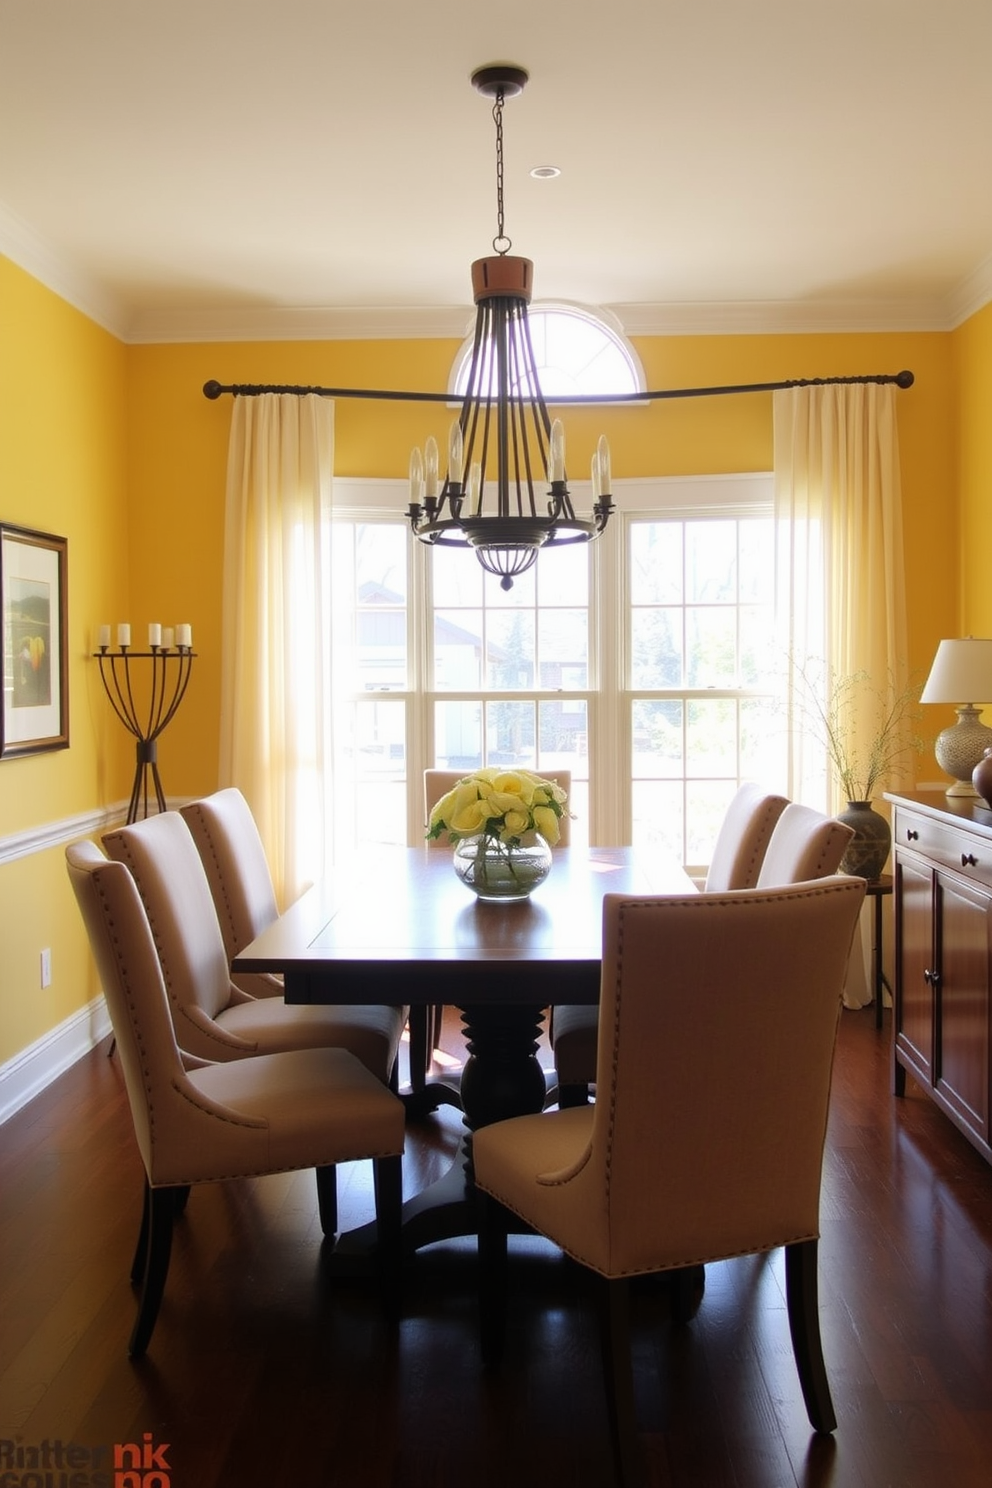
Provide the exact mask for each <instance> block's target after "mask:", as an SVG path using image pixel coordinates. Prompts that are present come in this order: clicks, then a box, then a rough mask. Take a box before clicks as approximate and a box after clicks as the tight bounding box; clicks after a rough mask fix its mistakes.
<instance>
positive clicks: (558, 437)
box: [548, 419, 565, 484]
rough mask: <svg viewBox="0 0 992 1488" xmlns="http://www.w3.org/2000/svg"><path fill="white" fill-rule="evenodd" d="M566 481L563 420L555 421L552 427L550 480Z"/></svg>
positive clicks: (549, 461)
mask: <svg viewBox="0 0 992 1488" xmlns="http://www.w3.org/2000/svg"><path fill="white" fill-rule="evenodd" d="M564 479H565V429H564V426H563V425H562V421H561V419H555V420H554V422H553V423H552V425H551V449H550V451H549V456H548V480H549V481H550V482H552V484H553V483H554V482H555V481H563V480H564Z"/></svg>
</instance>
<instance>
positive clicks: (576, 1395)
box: [0, 1010, 992, 1488]
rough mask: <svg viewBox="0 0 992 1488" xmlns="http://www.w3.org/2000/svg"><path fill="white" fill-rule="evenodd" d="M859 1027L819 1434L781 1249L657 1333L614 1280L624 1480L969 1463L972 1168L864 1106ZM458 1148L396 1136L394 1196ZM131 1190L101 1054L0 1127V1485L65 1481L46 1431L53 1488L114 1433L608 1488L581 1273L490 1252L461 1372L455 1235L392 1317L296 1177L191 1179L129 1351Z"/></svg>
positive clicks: (355, 1172)
mask: <svg viewBox="0 0 992 1488" xmlns="http://www.w3.org/2000/svg"><path fill="white" fill-rule="evenodd" d="M457 1039H458V1035H457V1028H456V1027H453V1026H449V1027H448V1028H447V1031H446V1040H447V1043H448V1046H449V1047H450V1048H452V1049H455V1048H457V1047H458V1043H457ZM888 1041H889V1026H888V1014H886V1026H885V1028H884V1030H883V1031H882V1032H876V1030H875V1027H874V1020H873V1015H872V1013H871V1011H870V1010H868V1011H864V1012H861V1013H852V1012H847V1013H845V1014H844V1016H843V1019H842V1029H841V1038H840V1046H839V1052H838V1058H837V1066H836V1075H835V1083H834V1098H833V1105H832V1117H831V1125H830V1135H829V1141H828V1150H827V1155H826V1164H825V1178H824V1192H823V1210H822V1215H823V1222H822V1230H823V1237H822V1240H821V1246H820V1276H821V1282H820V1285H821V1303H822V1318H823V1337H824V1349H825V1353H826V1358H827V1366H828V1371H829V1374H830V1378H831V1382H832V1387H833V1392H834V1400H835V1404H836V1407H837V1414H838V1418H839V1428H838V1431H837V1433H836V1436H835V1437H833V1438H827V1439H818V1438H816V1437H814V1436H813V1435H812V1434H811V1432H810V1429H809V1426H808V1423H807V1420H806V1416H805V1412H804V1410H803V1406H802V1401H801V1397H800V1394H799V1387H798V1383H797V1380H796V1376H795V1370H794V1366H793V1361H792V1353H791V1348H790V1344H789V1336H788V1326H787V1322H786V1313H785V1304H784V1290H783V1289H784V1277H783V1265H782V1258H781V1255H780V1254H774V1255H772V1256H770V1257H759V1258H747V1259H743V1260H738V1261H734V1262H727V1263H724V1264H721V1265H716V1266H711V1267H709V1268H708V1275H707V1287H706V1294H705V1297H704V1299H703V1301H702V1304H701V1306H700V1308H699V1310H698V1313H697V1315H696V1317H695V1318H694V1320H693V1321H692V1322H691V1323H690V1324H689V1325H687V1326H675V1325H673V1324H671V1323H670V1321H669V1318H668V1303H667V1293H666V1289H665V1287H664V1286H662V1285H658V1284H641V1285H639V1286H638V1288H637V1293H636V1329H637V1333H636V1346H635V1347H636V1364H637V1378H638V1390H639V1411H640V1417H641V1427H642V1432H643V1442H644V1447H645V1453H646V1459H647V1465H648V1482H649V1484H651V1485H652V1488H792V1485H796V1484H798V1485H802V1488H826V1485H830V1488H885V1485H890V1484H891V1485H893V1488H988V1484H989V1482H990V1481H992V1169H989V1168H988V1167H987V1166H986V1164H985V1163H984V1162H983V1161H982V1160H981V1159H980V1158H979V1157H978V1156H977V1154H976V1153H974V1152H973V1150H972V1149H971V1148H970V1147H969V1146H968V1144H967V1143H966V1142H965V1141H964V1139H963V1138H962V1137H960V1136H959V1135H958V1133H957V1132H956V1131H955V1130H954V1129H953V1128H952V1127H951V1126H950V1124H949V1123H948V1122H947V1121H946V1120H945V1118H944V1117H942V1116H941V1115H940V1113H939V1112H937V1111H936V1110H935V1108H934V1107H933V1106H932V1105H931V1104H930V1103H929V1102H928V1101H927V1100H926V1099H925V1098H924V1097H923V1096H922V1095H921V1093H920V1092H919V1091H918V1090H917V1089H916V1087H915V1086H913V1085H912V1084H911V1083H910V1086H909V1094H908V1096H907V1098H906V1099H905V1100H902V1101H895V1100H894V1099H893V1098H892V1097H891V1095H890V1094H889V1069H888ZM457 1136H458V1125H457V1118H456V1116H455V1115H454V1114H453V1113H452V1112H450V1111H449V1112H447V1113H444V1114H443V1115H442V1116H441V1117H439V1118H434V1119H432V1120H430V1121H427V1122H424V1123H422V1124H421V1125H419V1126H417V1127H415V1128H411V1130H410V1134H409V1140H408V1156H407V1159H406V1165H405V1166H406V1185H407V1192H408V1193H409V1192H413V1191H414V1190H415V1189H416V1188H417V1187H419V1186H421V1185H422V1184H423V1183H424V1182H426V1181H427V1180H428V1179H429V1178H430V1177H431V1176H432V1175H434V1174H435V1173H436V1172H438V1171H440V1170H442V1169H443V1168H444V1167H445V1166H446V1164H447V1162H448V1159H449V1157H450V1155H451V1153H452V1152H453V1151H454V1148H455V1145H456V1142H457ZM139 1194H140V1170H139V1163H138V1159H137V1156H136V1152H135V1148H134V1145H133V1139H132V1136H131V1131H130V1123H129V1117H128V1113H127V1108H126V1104H125V1101H124V1099H123V1093H122V1085H121V1077H120V1067H119V1063H118V1061H117V1060H116V1059H114V1060H108V1059H107V1058H106V1049H105V1047H104V1048H103V1049H101V1050H98V1051H96V1052H95V1053H94V1054H92V1055H90V1056H89V1057H87V1058H86V1059H84V1060H83V1061H81V1062H80V1063H79V1064H78V1065H76V1066H75V1067H74V1068H73V1069H72V1070H70V1071H69V1073H68V1074H66V1075H65V1076H63V1078H62V1079H61V1080H59V1081H58V1082H57V1084H56V1085H55V1086H54V1087H52V1088H51V1089H50V1090H49V1091H47V1092H45V1093H44V1094H43V1095H41V1096H39V1097H38V1098H37V1099H36V1100H35V1101H33V1102H32V1103H31V1105H30V1106H28V1107H26V1108H25V1110H23V1111H22V1112H20V1113H19V1114H18V1115H17V1116H15V1117H14V1118H13V1119H12V1120H10V1121H9V1122H8V1123H7V1124H6V1125H5V1126H3V1127H2V1128H0V1206H2V1208H0V1482H3V1483H4V1484H6V1483H7V1482H11V1484H12V1485H13V1484H14V1483H15V1482H16V1483H17V1484H20V1483H21V1481H22V1480H23V1481H24V1482H26V1483H30V1484H31V1488H35V1485H40V1484H42V1483H45V1479H44V1478H43V1477H38V1478H36V1479H34V1480H32V1479H31V1478H29V1477H28V1476H26V1475H27V1474H28V1473H29V1472H30V1471H32V1470H33V1469H37V1470H38V1471H39V1472H41V1471H42V1470H52V1471H53V1472H54V1476H53V1477H52V1479H51V1483H50V1488H70V1477H69V1473H68V1467H69V1466H72V1465H73V1463H72V1461H70V1458H69V1455H68V1444H70V1443H72V1444H74V1445H75V1447H76V1449H77V1455H76V1457H75V1459H74V1462H75V1466H76V1468H77V1470H79V1467H80V1464H83V1466H84V1468H85V1470H86V1471H88V1472H90V1477H89V1478H86V1479H84V1480H83V1482H77V1483H76V1484H73V1485H72V1488H83V1483H84V1482H85V1483H89V1482H93V1483H94V1485H95V1484H96V1483H97V1482H98V1481H99V1479H98V1478H97V1476H96V1475H95V1473H94V1472H93V1471H91V1470H92V1469H96V1470H97V1471H101V1470H102V1471H104V1472H105V1473H106V1476H105V1477H104V1479H103V1481H104V1482H106V1483H108V1484H109V1483H112V1482H113V1473H112V1471H111V1470H110V1469H111V1468H112V1452H113V1448H114V1445H115V1444H134V1446H135V1447H136V1448H140V1447H142V1446H143V1445H145V1444H146V1442H145V1438H144V1434H145V1433H148V1434H149V1435H148V1438H147V1446H148V1447H149V1449H150V1450H152V1451H155V1452H158V1453H159V1454H160V1455H159V1456H158V1457H156V1458H154V1459H153V1461H152V1465H153V1466H157V1467H160V1468H161V1467H162V1464H163V1463H164V1464H165V1465H166V1466H167V1468H168V1476H167V1477H166V1478H165V1479H158V1480H157V1481H158V1483H159V1484H161V1482H162V1481H168V1482H169V1483H170V1484H171V1485H172V1488H194V1485H195V1488H213V1485H218V1488H290V1485H293V1488H296V1485H301V1488H318V1485H328V1488H365V1485H368V1488H380V1485H382V1488H385V1485H389V1488H470V1485H471V1488H504V1485H508V1484H519V1485H521V1488H538V1485H540V1488H557V1485H565V1484H567V1485H570V1488H598V1485H601V1484H602V1485H606V1484H609V1482H610V1481H611V1468H610V1458H609V1452H608V1446H607V1439H606V1418H605V1410H604V1406H603V1400H602V1394H601V1385H600V1375H599V1359H598V1351H597V1339H596V1329H595V1319H594V1315H593V1312H592V1307H591V1298H590V1294H589V1289H588V1287H587V1285H586V1284H585V1281H584V1279H583V1276H582V1275H581V1273H580V1272H579V1270H578V1269H577V1268H575V1267H573V1266H572V1265H571V1264H570V1263H568V1262H566V1261H564V1260H563V1259H562V1258H561V1257H560V1256H559V1255H558V1254H557V1253H556V1252H554V1251H553V1250H552V1249H551V1248H550V1247H547V1246H544V1245H543V1244H542V1243H541V1242H537V1241H523V1240H520V1241H515V1242H514V1263H513V1267H512V1281H513V1287H512V1295H511V1301H510V1326H509V1333H508V1340H507V1355H506V1361H505V1364H504V1367H503V1370H502V1372H501V1373H500V1374H499V1375H498V1376H497V1377H490V1376H487V1375H486V1374H484V1373H483V1371H482V1369H481V1367H480V1363H479V1357H478V1349H477V1341H476V1319H475V1291H474V1287H475V1255H474V1247H473V1246H472V1245H471V1244H469V1243H468V1242H460V1243H457V1244H451V1245H446V1246H441V1247H434V1248H433V1249H431V1250H429V1251H425V1252H421V1253H420V1254H419V1255H418V1256H417V1257H416V1258H415V1259H414V1261H413V1262H412V1263H411V1265H410V1267H409V1270H408V1274H407V1277H406V1289H405V1297H404V1309H403V1318H402V1322H401V1323H400V1326H399V1328H398V1330H397V1331H395V1332H393V1333H391V1332H390V1330H389V1328H388V1326H387V1325H386V1324H385V1322H384V1321H383V1320H382V1317H381V1315H380V1313H379V1310H378V1307H377V1305H376V1302H375V1298H374V1296H373V1295H372V1293H371V1291H370V1289H369V1287H368V1285H367V1284H365V1283H360V1282H350V1283H345V1282H342V1281H340V1280H339V1279H338V1278H331V1277H330V1276H329V1275H328V1274H327V1269H326V1267H325V1266H323V1265H322V1260H321V1235H320V1228H319V1224H318V1221H317V1206H316V1194H315V1188H314V1183H313V1177H312V1175H311V1174H299V1175H291V1176H287V1177H274V1178H267V1179H264V1180H260V1181H257V1182H240V1183H233V1184H227V1185H222V1186H215V1187H210V1188H203V1189H197V1190H195V1191H194V1192H193V1194H192V1196H191V1198H190V1202H189V1205H188V1207H187V1210H186V1214H185V1217H184V1218H183V1220H182V1221H180V1223H179V1224H178V1225H177V1236H176V1243H175V1248H174V1253H173V1263H172V1270H171V1272H170V1276H169V1282H168V1286H167V1289H166V1297H165V1301H164V1304H163V1308H162V1313H161V1316H160V1319H159V1323H158V1327H157V1330H156V1332H155V1335H154V1337H153V1339H152V1344H151V1348H150V1350H149V1353H148V1356H147V1357H146V1358H145V1359H144V1360H142V1361H141V1362H138V1363H132V1362H130V1361H129V1360H128V1359H127V1357H126V1355H125V1344H126V1340H127V1336H128V1333H129V1330H130V1326H131V1322H132V1317H133V1307H134V1299H133V1294H132V1292H131V1288H130V1285H129V1282H128V1268H129V1262H130V1256H131V1250H132V1246H133V1243H134V1239H135V1234H136V1226H137V1218H138V1202H139ZM341 1194H342V1197H341V1211H342V1218H343V1221H344V1223H346V1224H349V1225H350V1224H353V1223H357V1222H360V1221H361V1220H363V1219H364V1218H366V1217H368V1216H369V1215H370V1214H371V1201H370V1174H369V1171H368V1169H367V1167H366V1166H365V1165H356V1166H355V1167H354V1168H352V1169H346V1170H344V1171H343V1172H342V1175H341ZM60 1443H61V1447H60V1446H59V1444H60ZM87 1449H88V1451H89V1454H90V1455H89V1456H88V1457H87V1458H86V1461H85V1463H83V1459H82V1457H80V1456H79V1453H80V1452H85V1451H86V1450H87ZM60 1451H61V1453H62V1456H61V1459H59V1458H58V1453H59V1452H60ZM46 1453H47V1458H46V1457H45V1454H46ZM18 1454H20V1455H18ZM32 1454H33V1455H32ZM67 1464H68V1466H67ZM125 1465H130V1459H129V1458H125ZM60 1470H63V1471H64V1474H65V1476H64V1480H63V1481H62V1482H60V1480H59V1476H58V1472H59V1471H60ZM4 1471H8V1472H12V1473H20V1475H21V1476H19V1477H17V1478H11V1479H7V1478H4V1477H3V1473H4ZM45 1488H49V1484H48V1483H45Z"/></svg>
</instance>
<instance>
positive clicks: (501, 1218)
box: [475, 1189, 507, 1369]
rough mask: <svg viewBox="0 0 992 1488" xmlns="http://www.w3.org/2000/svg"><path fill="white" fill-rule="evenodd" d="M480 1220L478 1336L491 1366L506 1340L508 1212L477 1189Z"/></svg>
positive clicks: (497, 1360) (496, 1359) (495, 1362)
mask: <svg viewBox="0 0 992 1488" xmlns="http://www.w3.org/2000/svg"><path fill="white" fill-rule="evenodd" d="M475 1203H476V1212H477V1215H478V1223H479V1339H480V1343H481V1348H482V1362H483V1364H484V1365H485V1366H486V1368H487V1369H494V1368H495V1367H496V1366H497V1365H498V1364H499V1361H500V1359H501V1358H502V1356H503V1345H504V1342H505V1339H506V1237H507V1213H506V1210H505V1209H504V1208H503V1206H502V1204H500V1203H499V1202H498V1201H497V1200H496V1199H494V1198H492V1197H491V1196H490V1195H489V1194H487V1193H483V1192H482V1191H481V1189H477V1190H476V1195H475Z"/></svg>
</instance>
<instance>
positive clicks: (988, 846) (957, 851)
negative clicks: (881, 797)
mask: <svg viewBox="0 0 992 1488" xmlns="http://www.w3.org/2000/svg"><path fill="white" fill-rule="evenodd" d="M892 845H893V847H895V848H908V849H909V850H910V851H912V852H917V853H919V854H920V856H921V857H924V858H928V859H929V860H930V861H931V862H933V863H936V864H938V865H939V866H940V867H941V868H950V869H953V870H954V872H955V873H962V874H964V875H965V877H966V878H970V879H973V880H974V881H975V883H979V884H982V885H984V886H985V887H986V888H992V840H987V839H986V838H983V837H979V836H977V835H976V834H975V833H974V832H969V831H967V830H966V829H964V828H958V827H953V826H950V825H949V824H945V823H944V822H939V821H934V819H933V817H930V816H923V815H920V814H918V813H917V812H915V811H907V810H906V809H905V808H904V807H901V806H896V808H895V811H894V813H893V822H892Z"/></svg>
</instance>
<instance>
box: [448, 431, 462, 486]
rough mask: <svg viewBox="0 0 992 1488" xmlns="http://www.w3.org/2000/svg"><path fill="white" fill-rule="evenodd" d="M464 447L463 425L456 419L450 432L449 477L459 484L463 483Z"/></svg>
mask: <svg viewBox="0 0 992 1488" xmlns="http://www.w3.org/2000/svg"><path fill="white" fill-rule="evenodd" d="M463 448H464V444H463V440H462V426H461V424H460V423H459V422H458V420H457V419H455V422H454V423H453V424H452V426H451V430H450V432H449V434H448V479H449V480H451V481H452V482H453V483H454V484H455V485H458V486H460V485H461V483H462V468H463V461H464V458H465V457H464V453H463Z"/></svg>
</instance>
